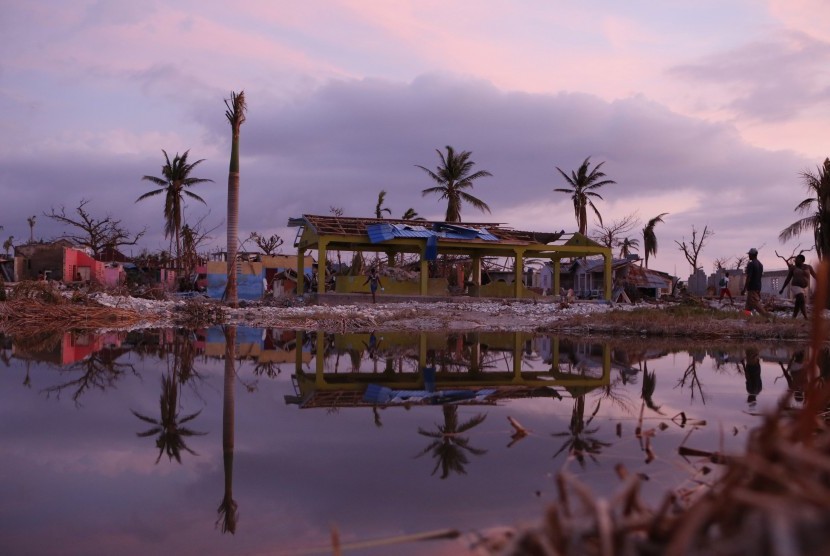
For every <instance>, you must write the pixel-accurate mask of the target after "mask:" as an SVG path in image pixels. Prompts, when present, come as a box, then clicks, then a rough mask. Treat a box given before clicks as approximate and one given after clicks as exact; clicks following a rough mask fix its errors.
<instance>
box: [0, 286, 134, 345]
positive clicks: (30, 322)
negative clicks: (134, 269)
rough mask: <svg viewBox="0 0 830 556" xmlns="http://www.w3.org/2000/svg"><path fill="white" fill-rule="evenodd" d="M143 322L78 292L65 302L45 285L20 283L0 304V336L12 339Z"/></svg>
mask: <svg viewBox="0 0 830 556" xmlns="http://www.w3.org/2000/svg"><path fill="white" fill-rule="evenodd" d="M145 320H146V316H145V315H142V314H140V313H138V312H136V311H131V310H127V309H116V308H112V307H104V306H102V305H100V304H97V303H95V302H93V301H92V300H90V299H89V298H88V297H87V296H86V295H84V294H82V293H80V292H75V293H74V294H73V295H72V297H71V298H66V297H64V296H63V295H62V293H61V292H60V291H59V290H57V289H56V288H54V287H53V286H52V285H50V284H49V283H48V282H21V283H19V284H17V286H15V288H14V289H13V290H12V292H11V294H10V295H9V296H8V299H7V300H6V301H4V302H2V303H0V333H4V334H9V335H11V336H15V337H20V336H25V335H43V334H49V333H50V332H56V331H61V330H70V329H73V330H81V329H83V330H90V329H97V328H109V327H124V326H130V325H133V324H136V323H138V322H141V321H145Z"/></svg>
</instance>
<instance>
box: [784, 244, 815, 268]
mask: <svg viewBox="0 0 830 556" xmlns="http://www.w3.org/2000/svg"><path fill="white" fill-rule="evenodd" d="M813 249H815V247H810V248H809V249H801V244H799V245H796V246H795V248H794V249H793V252H792V253H790V256H789V257H785V256H784V255H782V254H780V253H779V252H778V251H777V250H776V251H775V256H776V257H778V258H779V259H781V260H782V261H784V264H786V265H787V267H791V266H792V265H793V261H794V260H795V258H796V257H797V256H798V255H803V254H804V253H807V252H808V251H812V250H813ZM796 251H797V252H796Z"/></svg>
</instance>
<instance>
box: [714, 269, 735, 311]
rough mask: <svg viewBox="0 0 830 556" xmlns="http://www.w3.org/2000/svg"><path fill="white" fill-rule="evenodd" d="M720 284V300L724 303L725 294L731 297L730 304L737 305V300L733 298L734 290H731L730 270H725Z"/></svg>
mask: <svg viewBox="0 0 830 556" xmlns="http://www.w3.org/2000/svg"><path fill="white" fill-rule="evenodd" d="M718 285H719V286H720V297H719V298H718V301H719V302H721V303H723V296H724V295H725V296H726V297H728V298H729V304H730V305H735V300H734V299H732V292H730V291H729V273H728V272H724V274H723V277H721V279H720V283H719V284H718Z"/></svg>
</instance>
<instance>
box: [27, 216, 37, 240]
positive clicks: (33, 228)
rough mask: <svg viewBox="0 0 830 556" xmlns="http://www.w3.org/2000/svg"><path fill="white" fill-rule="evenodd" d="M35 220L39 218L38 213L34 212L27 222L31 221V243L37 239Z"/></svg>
mask: <svg viewBox="0 0 830 556" xmlns="http://www.w3.org/2000/svg"><path fill="white" fill-rule="evenodd" d="M35 220H37V215H34V214H33V215H32V216H30V217H29V218H27V219H26V222H28V223H29V243H34V241H35Z"/></svg>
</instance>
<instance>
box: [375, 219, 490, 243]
mask: <svg viewBox="0 0 830 556" xmlns="http://www.w3.org/2000/svg"><path fill="white" fill-rule="evenodd" d="M366 233H367V234H368V236H369V241H371V242H372V243H382V242H384V241H389V240H390V239H395V238H418V239H426V238H429V237H437V238H441V239H461V240H473V239H481V240H484V241H499V238H497V237H496V236H494V235H493V234H491V233H490V232H488V231H487V230H486V229H485V228H473V227H471V226H457V225H449V224H434V225H433V226H432V227H431V228H427V227H426V226H420V225H411V224H392V223H387V222H383V223H378V224H367V225H366Z"/></svg>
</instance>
